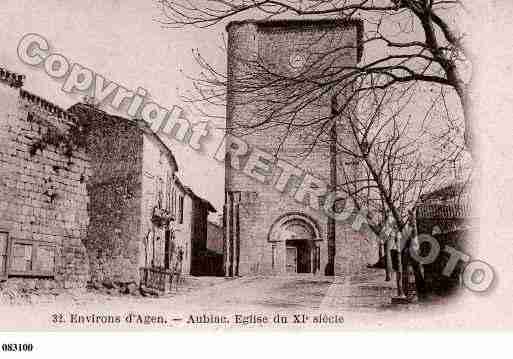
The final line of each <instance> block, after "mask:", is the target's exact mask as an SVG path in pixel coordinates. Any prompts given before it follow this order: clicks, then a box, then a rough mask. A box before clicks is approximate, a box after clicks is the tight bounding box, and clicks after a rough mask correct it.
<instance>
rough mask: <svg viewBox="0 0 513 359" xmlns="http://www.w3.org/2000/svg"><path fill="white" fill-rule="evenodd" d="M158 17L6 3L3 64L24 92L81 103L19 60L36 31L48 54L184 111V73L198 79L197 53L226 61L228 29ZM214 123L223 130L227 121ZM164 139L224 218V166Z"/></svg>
mask: <svg viewBox="0 0 513 359" xmlns="http://www.w3.org/2000/svg"><path fill="white" fill-rule="evenodd" d="M159 16H160V10H159V8H158V7H157V5H156V2H155V1H152V0H146V1H140V0H102V1H94V0H45V1H30V0H2V5H1V6H0V26H1V29H2V30H3V31H2V32H1V33H0V43H1V44H2V46H3V49H2V51H0V66H2V67H6V68H7V69H9V70H11V71H15V72H17V73H21V74H25V75H26V79H25V83H24V88H25V89H27V90H29V91H31V92H33V93H35V94H37V95H39V96H41V97H43V98H45V99H47V100H49V101H51V102H53V103H55V104H57V105H59V106H61V107H63V108H68V107H69V106H71V105H73V104H75V103H76V102H78V101H81V100H82V95H83V93H82V94H79V95H80V96H72V95H69V94H67V93H65V92H64V91H62V89H61V87H62V81H59V80H55V79H53V78H51V77H49V76H48V75H47V74H46V73H45V71H44V70H43V68H42V67H31V66H29V65H27V64H24V63H23V62H22V61H21V60H20V59H19V58H18V56H17V46H18V43H19V42H20V39H21V38H22V37H23V36H24V35H25V34H27V33H37V34H40V35H42V36H43V37H44V38H46V39H47V40H48V42H49V44H50V52H56V53H60V54H62V55H64V56H65V57H66V58H67V59H68V60H69V61H70V63H78V64H80V65H82V66H86V67H88V68H89V69H91V70H92V71H93V72H95V73H99V74H101V75H103V76H104V77H105V79H108V80H113V81H115V82H117V83H118V84H120V85H122V86H124V87H126V88H127V89H130V90H136V89H137V88H138V87H142V88H144V89H146V90H147V91H148V92H149V94H150V96H151V98H152V99H153V100H154V101H155V102H156V103H158V104H159V105H161V106H164V107H166V108H168V109H171V108H173V106H185V104H183V103H182V101H181V100H180V94H183V93H184V91H186V90H187V89H188V88H189V86H190V80H188V79H187V78H186V76H185V75H184V74H191V75H194V74H197V73H198V70H199V69H198V68H197V67H196V65H195V63H194V61H193V57H192V49H195V48H199V49H201V51H202V53H204V54H206V56H209V54H211V56H210V59H211V61H213V62H214V63H217V64H218V65H219V66H224V61H225V58H224V56H219V55H220V54H221V55H223V54H222V52H220V51H221V50H220V47H221V46H222V43H223V42H222V32H223V31H224V28H223V27H221V28H220V29H219V31H217V29H215V30H212V29H208V30H201V29H181V30H180V29H166V28H163V27H162V26H161V24H159V23H158V22H157V21H155V19H157V18H158V17H159ZM6 30H7V31H6ZM181 70H183V73H182V72H181ZM104 109H105V110H106V111H107V112H109V110H110V109H109V107H105V108H104ZM110 112H112V111H110ZM187 118H188V119H189V120H190V121H191V122H192V123H194V122H197V121H201V120H204V119H201V118H197V117H196V115H194V114H187ZM211 125H212V126H213V127H218V128H222V127H223V126H224V123H211ZM210 132H211V134H212V136H211V137H209V138H208V139H207V140H206V144H211V145H214V144H217V143H219V141H221V139H222V137H221V134H222V131H221V130H212V131H210ZM164 140H165V141H166V143H167V144H168V145H169V147H170V148H171V149H172V151H173V153H174V154H175V157H176V159H177V161H178V165H179V173H178V175H179V177H180V178H181V179H182V181H183V182H184V183H185V184H186V185H188V186H190V187H191V188H192V189H193V190H194V191H195V192H196V193H197V194H198V195H200V196H202V197H204V198H206V199H208V200H209V201H211V202H212V204H213V205H214V207H216V209H217V210H218V214H221V213H222V205H223V202H224V167H222V166H221V165H220V164H219V163H217V162H216V161H215V160H213V159H212V158H210V157H209V156H207V155H205V154H204V153H203V154H198V153H197V152H195V151H194V150H192V149H191V148H189V147H188V146H186V145H184V144H183V143H181V142H178V141H174V140H169V139H164ZM214 217H215V215H214Z"/></svg>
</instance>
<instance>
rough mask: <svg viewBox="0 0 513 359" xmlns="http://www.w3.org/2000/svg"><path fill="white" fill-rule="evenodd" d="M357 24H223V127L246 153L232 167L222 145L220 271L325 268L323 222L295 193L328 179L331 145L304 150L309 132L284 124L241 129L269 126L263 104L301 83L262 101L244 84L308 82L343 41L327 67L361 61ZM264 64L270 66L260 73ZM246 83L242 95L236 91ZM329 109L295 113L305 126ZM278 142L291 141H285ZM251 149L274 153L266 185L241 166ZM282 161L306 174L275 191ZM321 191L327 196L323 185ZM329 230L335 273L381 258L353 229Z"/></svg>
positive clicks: (323, 105) (326, 102)
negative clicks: (225, 38)
mask: <svg viewBox="0 0 513 359" xmlns="http://www.w3.org/2000/svg"><path fill="white" fill-rule="evenodd" d="M362 26H363V24H362V23H361V22H360V21H356V20H355V21H344V20H336V19H328V20H293V21H288V20H276V21H251V20H250V21H242V22H232V23H230V24H229V25H228V27H227V31H228V96H227V98H228V101H227V128H228V131H229V134H230V135H233V136H236V137H238V138H240V139H242V140H243V141H244V142H245V143H246V144H248V146H249V148H250V149H251V151H249V152H248V154H247V155H240V156H238V158H237V160H238V161H239V165H240V168H234V165H233V163H232V161H231V160H230V157H232V156H233V153H232V151H233V148H231V147H230V146H228V145H227V148H226V154H227V156H226V161H225V163H226V178H225V187H226V191H225V192H226V197H225V207H224V230H225V236H224V237H225V240H224V249H223V252H224V271H225V274H226V275H228V276H236V275H248V274H281V273H289V272H293V273H317V274H324V273H325V272H327V266H328V241H327V237H328V217H327V216H326V215H325V214H324V213H322V211H320V210H319V209H316V208H313V207H315V206H310V205H308V201H298V200H296V199H295V198H294V197H295V196H294V193H295V192H296V194H297V191H298V190H299V188H300V184H301V183H305V181H306V180H307V179H306V177H307V176H308V174H311V175H312V176H315V177H316V178H320V179H322V180H324V182H325V183H329V179H330V173H331V172H330V159H331V158H330V152H329V148H328V146H325V145H321V144H319V145H315V146H312V148H310V149H308V150H307V149H306V147H307V146H306V144H305V141H304V134H305V133H304V132H303V131H301V130H299V131H296V132H295V133H287V134H284V132H283V131H286V130H287V126H281V127H280V126H276V125H274V126H268V128H265V127H261V128H259V129H257V130H255V131H243V130H240V127H241V126H240V125H241V123H242V125H244V124H245V123H247V124H253V123H257V122H259V121H263V120H265V118H263V117H262V116H263V110H262V108H263V107H265V106H267V105H268V104H269V103H273V102H279V101H280V100H281V98H283V97H286V96H289V95H290V96H295V95H294V94H293V93H292V91H298V92H299V91H301V88H300V87H295V88H292V87H291V89H290V91H291V93H287V91H288V89H287V88H276V89H275V88H273V87H272V85H271V86H270V87H268V88H267V89H266V91H267V95H265V91H263V90H262V91H261V92H262V93H264V95H263V96H264V98H263V100H262V99H258V98H257V99H255V98H252V97H251V96H254V94H255V93H258V91H259V90H260V89H258V84H256V85H255V83H254V82H252V80H251V79H250V78H251V76H254V75H253V74H256V73H258V74H259V75H256V76H257V77H262V78H268V79H270V80H269V82H270V83H272V81H273V80H274V79H277V80H276V83H277V82H278V81H281V79H280V76H282V75H281V74H283V77H288V78H294V77H295V76H297V78H298V79H299V78H303V81H308V78H311V77H309V73H308V71H310V70H308V69H309V67H311V68H314V66H317V65H314V63H316V61H317V60H316V54H319V53H321V52H323V53H329V52H330V51H332V50H334V49H335V47H340V44H342V43H344V44H345V50H344V51H343V53H338V54H337V56H336V57H335V58H333V59H331V60H330V61H329V65H328V64H326V66H335V67H337V66H338V67H339V68H342V67H344V66H350V65H354V64H356V63H357V62H358V61H359V58H360V56H361V50H362V49H361V34H362V31H363V29H362ZM325 60H326V58H325V59H323V60H319V61H317V64H321V65H320V66H321V68H320V69H319V67H318V66H317V70H316V71H321V72H322V70H323V68H322V66H324V65H322V61H325ZM264 67H267V68H266V69H265V72H264V71H263V70H262V68H264ZM260 74H261V75H260ZM273 76H274V77H273ZM301 76H302V77H301ZM305 78H306V80H305ZM290 83H293V81H291V82H290ZM244 86H246V87H247V89H246V90H241V88H243V87H244ZM303 96H305V95H303ZM306 96H308V95H306ZM266 99H268V102H267V103H266V101H265V100H266ZM255 100H256V101H255ZM330 111H331V107H330V97H329V96H323V97H319V98H317V99H315V100H312V102H311V104H307V105H305V106H304V108H303V109H302V110H301V113H299V112H298V113H297V116H298V117H300V116H301V117H303V118H304V119H305V121H306V120H308V118H310V117H312V118H313V117H314V116H317V117H319V118H321V117H323V116H325V117H327V116H330ZM242 127H244V126H242ZM284 136H288V137H287V141H286V142H285V141H283V138H284ZM337 136H338V139H337V140H338V141H345V139H344V134H343V133H342V132H339V133H338V134H337ZM277 148H279V151H276V149H277ZM255 151H264V152H266V153H268V154H272V155H273V159H272V160H270V161H268V162H270V163H272V164H273V165H274V166H272V167H273V170H272V173H267V174H266V176H265V179H263V180H257V179H256V178H255V177H256V176H251V174H250V173H248V171H247V169H246V165H247V163H248V162H249V161H248V159H249V158H251V154H252V153H255ZM266 160H267V159H266ZM337 161H338V162H337V163H340V162H341V161H342V162H343V161H344V159H343V158H342V157H341V156H339V158H337ZM280 162H281V163H282V164H283V163H285V162H286V163H287V164H289V165H290V166H294V167H295V168H299V169H301V170H302V171H303V173H302V174H301V175H296V176H291V177H290V178H289V180H288V182H287V183H286V184H285V185H284V186H282V187H281V188H279V189H277V187H278V186H277V185H276V184H277V183H278V181H279V178H280V174H281V173H283V172H282V171H280V165H277V164H279V163H280ZM264 167H265V166H264ZM312 188H314V184H312ZM307 190H309V188H308V189H307ZM320 191H321V192H323V193H324V194H325V193H326V192H327V189H320ZM320 191H319V188H317V189H316V190H315V191H312V192H311V193H310V197H312V196H313V197H314V198H310V201H317V200H321V197H322V196H321V195H319V196H318V198H315V197H316V196H317V194H318V193H320ZM310 203H311V202H310ZM335 228H336V240H335V247H336V252H335V260H334V272H335V274H337V275H341V274H348V273H353V272H357V271H359V270H360V269H362V268H364V267H365V266H366V265H367V264H369V263H374V262H375V261H376V260H377V246H376V245H375V243H372V241H369V240H367V239H366V238H365V237H364V236H363V235H360V234H358V233H357V232H355V231H354V230H353V229H352V228H351V223H342V222H337V223H336V227H335Z"/></svg>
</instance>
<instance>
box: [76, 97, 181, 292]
mask: <svg viewBox="0 0 513 359" xmlns="http://www.w3.org/2000/svg"><path fill="white" fill-rule="evenodd" d="M69 112H71V113H74V114H75V115H76V116H79V117H80V118H81V119H82V120H83V122H84V123H86V125H87V129H86V132H87V151H88V153H89V157H90V163H91V179H90V181H89V182H88V184H87V191H88V194H89V196H90V206H89V216H90V226H89V230H88V234H87V238H86V240H85V245H86V248H87V251H88V253H89V259H90V267H91V277H92V280H99V281H103V280H106V279H108V280H112V281H114V282H124V283H127V282H136V283H138V282H139V270H140V268H141V267H162V268H165V267H168V266H169V265H170V262H171V260H170V258H169V257H168V255H169V250H170V249H169V248H170V246H171V244H170V243H171V241H172V238H171V228H170V227H169V226H168V223H160V222H159V218H160V217H162V218H163V219H164V221H166V219H165V218H164V217H166V216H168V217H169V218H167V221H168V222H170V221H172V220H174V218H171V213H172V214H173V216H174V215H175V211H174V208H175V206H176V207H178V206H177V203H178V202H179V201H180V198H183V197H178V195H176V197H173V200H174V202H173V203H172V204H171V203H170V200H171V192H172V191H173V193H175V190H174V187H173V183H174V181H175V174H176V172H177V170H178V166H177V163H176V160H175V158H174V156H173V154H172V152H171V150H169V148H167V147H166V146H165V145H164V143H163V142H162V141H161V140H160V139H159V138H158V137H157V136H156V135H155V134H154V133H153V132H151V130H150V129H148V128H146V127H145V125H144V124H143V123H142V122H136V121H130V120H128V119H125V118H122V117H118V116H113V115H110V114H107V113H105V112H104V111H102V110H99V109H97V108H95V107H93V106H91V105H88V104H77V105H74V106H72V107H71V108H70V109H69ZM180 203H181V205H182V207H181V208H183V200H181V201H180ZM171 206H173V211H172V212H171ZM176 212H178V210H177V211H176ZM166 260H167V263H166Z"/></svg>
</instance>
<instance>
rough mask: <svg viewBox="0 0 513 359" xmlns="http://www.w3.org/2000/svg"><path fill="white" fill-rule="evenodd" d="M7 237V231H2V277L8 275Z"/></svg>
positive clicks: (0, 242) (0, 246)
mask: <svg viewBox="0 0 513 359" xmlns="http://www.w3.org/2000/svg"><path fill="white" fill-rule="evenodd" d="M7 239H8V234H7V233H6V232H0V279H4V278H6V277H7Z"/></svg>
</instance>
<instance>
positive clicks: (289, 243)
mask: <svg viewBox="0 0 513 359" xmlns="http://www.w3.org/2000/svg"><path fill="white" fill-rule="evenodd" d="M320 239H321V237H320V233H319V229H318V226H317V224H316V223H315V221H314V220H312V219H311V218H310V217H308V216H306V215H304V214H301V213H289V214H286V215H284V216H282V217H280V218H279V219H278V220H277V221H276V222H275V223H274V224H273V226H272V227H271V230H270V232H269V241H271V242H281V245H282V246H283V247H284V249H285V253H284V256H285V260H284V265H285V272H288V273H316V272H317V271H319V270H320V249H319V246H318V244H317V241H319V240H320ZM274 255H275V254H274V253H273V256H274ZM274 261H275V260H274V258H273V262H274Z"/></svg>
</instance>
